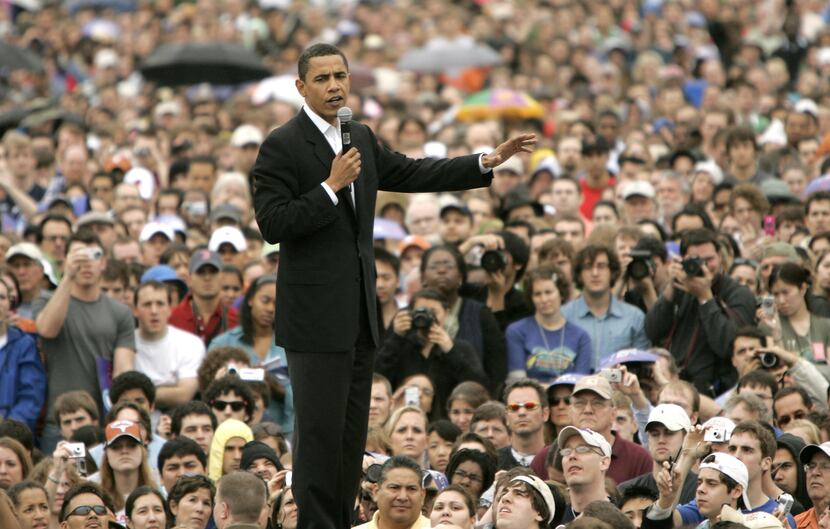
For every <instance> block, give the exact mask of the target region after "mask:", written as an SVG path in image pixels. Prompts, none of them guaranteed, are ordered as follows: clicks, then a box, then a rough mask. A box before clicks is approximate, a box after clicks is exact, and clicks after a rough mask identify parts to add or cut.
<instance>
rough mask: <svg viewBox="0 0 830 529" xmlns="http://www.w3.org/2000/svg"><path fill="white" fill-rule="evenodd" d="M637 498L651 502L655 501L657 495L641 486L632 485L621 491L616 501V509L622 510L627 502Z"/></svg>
mask: <svg viewBox="0 0 830 529" xmlns="http://www.w3.org/2000/svg"><path fill="white" fill-rule="evenodd" d="M637 498H648V499H649V500H651V501H657V493H656V492H655V491H654V490H652V489H650V488H648V487H645V486H642V485H632V486H630V487H626V488H624V489H623V491H622V493H621V494H620V497H619V500H618V501H617V507H619V508H620V509H622V508H623V505H625V504H626V503H628V502H629V501H631V500H633V499H637Z"/></svg>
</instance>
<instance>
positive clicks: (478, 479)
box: [452, 470, 484, 483]
mask: <svg viewBox="0 0 830 529" xmlns="http://www.w3.org/2000/svg"><path fill="white" fill-rule="evenodd" d="M452 475H453V476H456V477H457V478H458V479H469V480H470V481H476V482H478V483H481V482H482V481H484V478H482V477H481V476H479V475H478V474H470V473H468V472H464V471H463V470H456V471H455V472H453V474H452Z"/></svg>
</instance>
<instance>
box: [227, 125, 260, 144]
mask: <svg viewBox="0 0 830 529" xmlns="http://www.w3.org/2000/svg"><path fill="white" fill-rule="evenodd" d="M263 140H265V137H264V136H263V135H262V131H261V130H259V129H258V128H257V127H255V126H253V125H248V124H245V125H240V126H238V127H236V129H234V131H233V134H231V145H232V146H234V147H244V146H246V145H259V144H260V143H262V142H263Z"/></svg>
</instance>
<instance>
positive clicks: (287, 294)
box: [253, 44, 535, 529]
mask: <svg viewBox="0 0 830 529" xmlns="http://www.w3.org/2000/svg"><path fill="white" fill-rule="evenodd" d="M298 73H299V79H298V80H297V81H296V86H297V90H298V91H299V92H300V94H301V95H302V96H303V97H304V98H305V105H304V106H303V109H302V110H301V111H300V112H299V113H298V114H297V116H296V117H294V118H293V119H292V120H290V121H289V122H288V123H286V124H285V125H283V126H282V127H280V128H278V129H276V130H274V131H273V132H271V134H270V135H269V136H268V138H267V139H266V140H265V142H264V143H263V144H262V147H261V148H260V151H259V156H258V157H257V161H256V164H255V165H254V169H253V175H254V178H255V186H256V187H255V208H256V217H257V222H258V223H259V227H260V229H261V231H262V235H263V237H264V238H265V240H267V241H268V242H270V243H277V242H278V243H280V266H279V272H278V276H277V308H276V322H275V339H276V342H277V344H279V345H282V346H283V347H285V349H286V351H287V353H288V371H289V375H290V377H291V381H292V385H293V387H294V408H295V416H296V428H295V431H294V433H295V436H296V437H295V441H296V449H295V454H294V474H293V476H294V478H293V490H294V496H295V498H296V501H297V504H298V506H299V509H300V516H299V522H298V523H299V525H298V527H299V528H300V529H347V528H349V527H350V526H351V521H352V520H351V517H352V511H353V507H354V499H355V497H356V494H357V490H358V485H359V482H360V478H361V463H362V457H361V454H362V453H363V450H364V445H365V442H366V431H367V424H368V416H369V396H370V391H371V386H372V364H373V354H374V349H375V347H376V346H377V344H378V321H377V306H376V295H375V270H374V251H373V247H372V231H373V225H374V210H375V198H376V194H377V191H378V190H379V189H380V190H388V191H398V192H415V191H452V190H462V189H469V188H475V187H483V186H487V185H489V184H490V181H491V180H492V171H491V169H492V168H493V167H495V166H496V165H498V164H500V163H501V162H503V161H504V160H506V159H507V158H509V157H510V156H512V155H514V154H516V153H517V152H520V151H525V152H529V151H530V149H531V146H532V145H533V144H534V143H535V137H534V136H533V135H523V136H520V137H518V138H515V139H513V140H510V141H508V142H505V143H504V144H502V145H500V146H499V147H497V148H496V149H495V150H494V151H493V152H492V153H490V154H488V155H483V156H481V157H479V156H462V157H460V158H456V159H452V160H411V159H409V158H406V157H405V156H403V155H400V154H398V153H393V152H391V151H389V150H387V149H386V148H384V147H383V146H381V144H380V143H379V142H378V140H377V138H375V135H374V134H373V133H372V131H371V130H370V129H369V128H368V127H366V126H364V125H360V124H357V123H354V124H352V129H351V144H352V148H351V149H349V150H348V151H347V152H346V153H342V152H341V149H342V144H341V137H340V130H339V122H338V120H337V110H338V109H340V108H341V107H343V106H344V105H345V104H346V101H347V99H348V96H349V83H350V78H349V70H348V62H347V60H346V57H345V56H344V55H343V53H342V52H341V51H340V50H339V49H338V48H336V47H334V46H330V45H327V44H315V45H313V46H311V47H310V48H308V49H307V50H305V51H304V52H303V54H302V55H301V56H300V58H299V61H298Z"/></svg>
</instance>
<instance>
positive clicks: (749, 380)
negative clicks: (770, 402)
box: [736, 369, 778, 395]
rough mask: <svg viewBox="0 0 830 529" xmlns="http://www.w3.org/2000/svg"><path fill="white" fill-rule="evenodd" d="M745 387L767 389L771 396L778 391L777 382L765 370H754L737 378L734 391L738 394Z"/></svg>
mask: <svg viewBox="0 0 830 529" xmlns="http://www.w3.org/2000/svg"><path fill="white" fill-rule="evenodd" d="M747 386H764V387H767V388H769V389H770V394H771V395H775V393H776V392H777V391H778V381H777V380H775V377H774V376H772V375H771V374H770V373H769V371H767V370H765V369H755V370H753V371H750V372H749V373H747V374H745V375H744V376H742V377H741V378H739V379H738V385H737V386H736V388H737V389H736V391H738V392H739V393H740V390H741V389H742V388H745V387H747Z"/></svg>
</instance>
